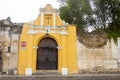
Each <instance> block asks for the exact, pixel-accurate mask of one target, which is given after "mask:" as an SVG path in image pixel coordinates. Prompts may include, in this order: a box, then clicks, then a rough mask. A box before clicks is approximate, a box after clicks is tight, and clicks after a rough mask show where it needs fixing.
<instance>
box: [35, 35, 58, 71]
mask: <svg viewBox="0 0 120 80" xmlns="http://www.w3.org/2000/svg"><path fill="white" fill-rule="evenodd" d="M38 47H39V48H38V50H37V65H36V68H37V70H57V67H58V50H57V43H56V41H55V40H54V39H52V38H49V37H47V38H44V39H42V40H41V41H40V42H39V44H38Z"/></svg>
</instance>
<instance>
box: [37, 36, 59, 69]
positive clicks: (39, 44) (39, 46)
mask: <svg viewBox="0 0 120 80" xmlns="http://www.w3.org/2000/svg"><path fill="white" fill-rule="evenodd" d="M47 38H48V39H50V40H53V42H54V43H55V47H54V48H55V49H57V46H58V43H57V41H56V40H55V39H53V38H51V37H44V38H42V39H41V40H40V41H39V42H38V49H39V48H45V47H41V41H43V40H44V39H47ZM38 49H37V51H36V70H37V71H39V70H47V69H37V61H38V54H40V53H39V52H38ZM56 51H57V52H56V53H55V54H56V55H57V56H56V67H57V68H56V69H48V70H58V68H59V65H58V64H59V61H58V60H59V59H58V58H59V55H58V49H57V50H56ZM42 54H43V53H42ZM48 54H49V53H48Z"/></svg>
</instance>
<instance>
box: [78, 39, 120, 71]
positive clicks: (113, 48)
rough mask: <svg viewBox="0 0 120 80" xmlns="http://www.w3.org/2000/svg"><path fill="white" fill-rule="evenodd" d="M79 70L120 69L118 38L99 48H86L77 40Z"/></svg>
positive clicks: (119, 42)
mask: <svg viewBox="0 0 120 80" xmlns="http://www.w3.org/2000/svg"><path fill="white" fill-rule="evenodd" d="M77 59H78V70H79V72H118V71H119V70H120V66H119V65H120V39H118V45H117V44H115V43H114V41H113V40H111V42H110V41H108V42H107V44H106V45H105V46H103V47H101V48H87V47H85V46H84V45H83V44H82V43H80V42H79V40H77Z"/></svg>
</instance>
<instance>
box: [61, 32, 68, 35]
mask: <svg viewBox="0 0 120 80" xmlns="http://www.w3.org/2000/svg"><path fill="white" fill-rule="evenodd" d="M60 34H61V35H68V33H67V32H66V31H62V32H61V33H60Z"/></svg>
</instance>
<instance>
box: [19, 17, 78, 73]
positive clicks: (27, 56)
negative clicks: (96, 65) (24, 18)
mask: <svg viewBox="0 0 120 80" xmlns="http://www.w3.org/2000/svg"><path fill="white" fill-rule="evenodd" d="M52 17H53V16H52ZM40 18H41V15H38V18H37V19H36V20H35V21H34V24H33V25H35V27H38V28H35V27H30V25H29V24H28V23H25V24H24V26H23V30H22V34H21V35H20V44H19V56H18V74H25V70H26V68H32V72H33V73H34V72H36V60H37V48H36V47H37V46H38V43H39V41H40V40H41V39H43V38H45V35H46V33H47V32H46V31H45V30H46V26H47V24H46V22H45V19H44V27H39V26H40V20H41V19H40ZM51 19H52V20H51V22H50V25H51V26H53V24H52V23H53V21H54V20H53V19H54V18H51ZM56 26H62V20H61V19H60V17H59V15H56ZM30 30H32V31H33V33H29V31H30ZM38 30H39V31H43V32H36V33H34V32H35V31H38ZM48 34H49V37H50V38H53V39H54V40H55V41H56V42H57V44H58V47H59V49H58V72H61V71H62V68H67V69H68V72H69V73H77V61H76V58H77V57H76V27H75V26H72V25H69V26H67V27H65V28H63V27H61V28H59V27H56V28H52V27H51V28H50V31H49V32H48ZM22 41H26V46H25V47H21V42H22Z"/></svg>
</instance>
